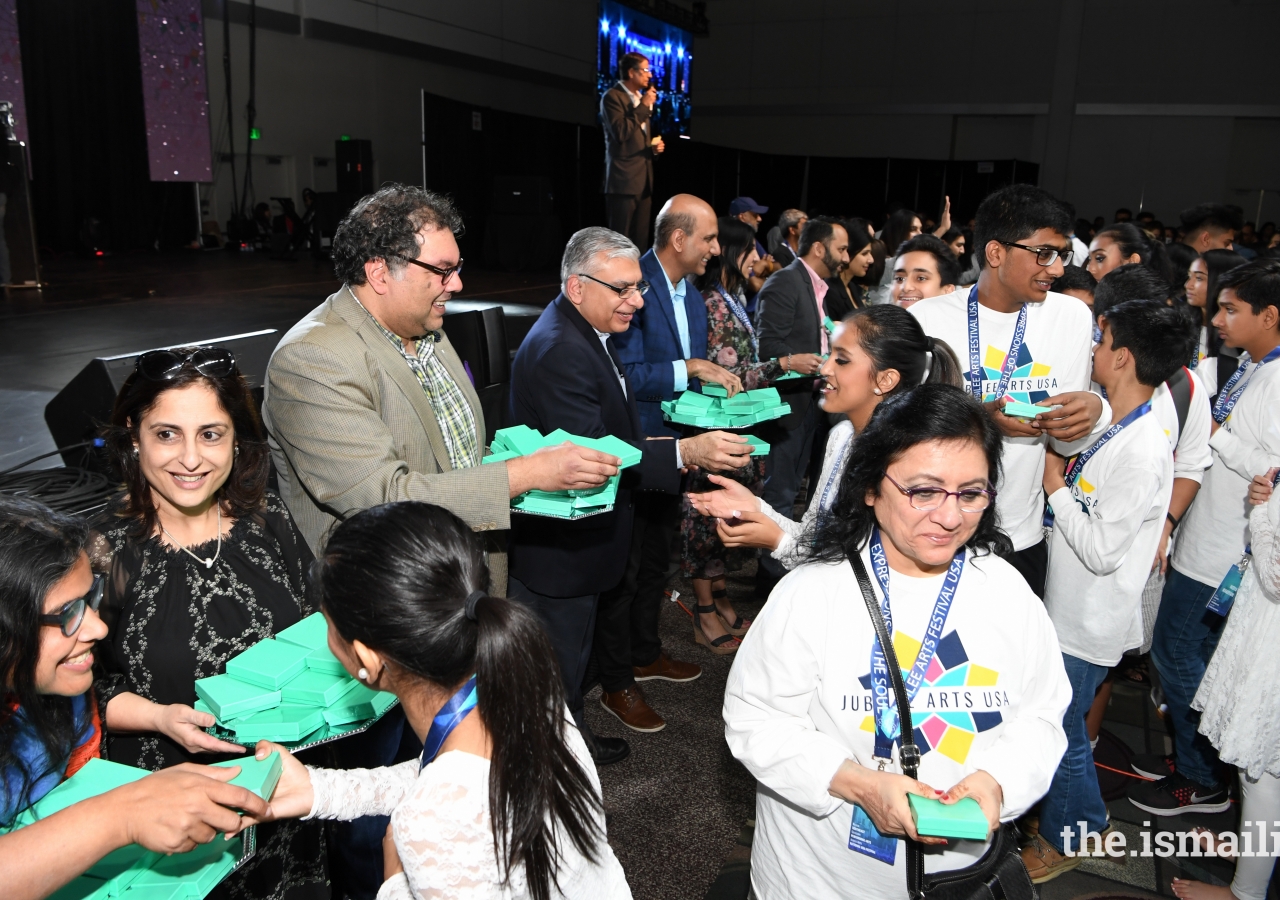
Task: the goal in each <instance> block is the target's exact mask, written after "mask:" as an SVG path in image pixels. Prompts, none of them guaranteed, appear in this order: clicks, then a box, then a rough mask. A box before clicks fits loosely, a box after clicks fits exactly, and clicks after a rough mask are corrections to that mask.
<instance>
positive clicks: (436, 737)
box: [418, 675, 476, 771]
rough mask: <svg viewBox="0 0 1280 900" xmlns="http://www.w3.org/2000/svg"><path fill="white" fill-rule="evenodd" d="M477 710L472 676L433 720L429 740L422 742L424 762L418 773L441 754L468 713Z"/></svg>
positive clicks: (428, 734) (428, 733) (474, 680)
mask: <svg viewBox="0 0 1280 900" xmlns="http://www.w3.org/2000/svg"><path fill="white" fill-rule="evenodd" d="M475 708H476V676H474V675H472V676H471V677H470V678H468V679H467V683H466V684H464V685H463V686H462V687H460V688H458V691H457V693H455V694H454V695H453V696H452V697H450V698H449V702H448V703H446V704H445V705H444V706H442V707H441V708H440V712H438V713H436V715H435V718H433V719H432V720H431V728H430V729H428V731H427V739H426V740H425V741H423V742H422V760H421V764H420V765H419V766H418V771H422V770H423V769H425V768H426V767H427V764H428V763H431V762H434V761H435V758H436V757H437V756H438V755H439V754H440V748H441V747H443V746H444V742H445V740H446V739H447V738H448V737H449V735H451V734H453V729H455V728H457V727H458V726H459V725H461V724H462V720H463V719H465V718H466V717H467V713H469V712H471V710H473V709H475Z"/></svg>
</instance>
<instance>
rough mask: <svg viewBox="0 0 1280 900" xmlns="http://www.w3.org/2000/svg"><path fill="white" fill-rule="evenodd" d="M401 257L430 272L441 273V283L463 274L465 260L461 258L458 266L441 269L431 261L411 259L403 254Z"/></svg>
mask: <svg viewBox="0 0 1280 900" xmlns="http://www.w3.org/2000/svg"><path fill="white" fill-rule="evenodd" d="M400 258H401V259H403V260H404V261H405V262H407V263H413V264H414V265H415V266H421V267H422V268H424V269H426V270H427V271H428V272H434V273H435V274H437V275H439V276H440V282H441V284H447V283H448V281H449V279H450V278H452V277H453V276H454V275H458V276H461V275H462V264H463V262H465V260H463V259H459V260H458V264H457V265H456V266H445V267H444V268H443V269H441V268H438V267H437V266H433V265H431V263H424V262H423V261H422V260H420V259H410V258H409V257H407V256H402V257H400Z"/></svg>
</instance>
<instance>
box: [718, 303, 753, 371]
mask: <svg viewBox="0 0 1280 900" xmlns="http://www.w3.org/2000/svg"><path fill="white" fill-rule="evenodd" d="M716 292H717V293H719V294H720V296H721V297H723V298H724V302H725V305H726V306H728V307H729V312H731V313H733V317H734V318H735V319H737V320H738V321H739V322H741V323H742V326H743V327H744V328H746V329H747V336H748V337H750V338H751V360H750V362H755V361H756V359H757V358H758V357H759V356H760V345H759V343H757V340H756V330H755V329H754V328H752V327H751V317H750V316H749V315H747V311H746V309H744V308H743V307H742V305H741V304H740V303H738V301H737V300H736V299H734V298H733V297H731V296H729V292H728V291H726V290H725V289H724V288H722V287H718V288H716Z"/></svg>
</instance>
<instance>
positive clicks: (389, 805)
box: [307, 727, 631, 900]
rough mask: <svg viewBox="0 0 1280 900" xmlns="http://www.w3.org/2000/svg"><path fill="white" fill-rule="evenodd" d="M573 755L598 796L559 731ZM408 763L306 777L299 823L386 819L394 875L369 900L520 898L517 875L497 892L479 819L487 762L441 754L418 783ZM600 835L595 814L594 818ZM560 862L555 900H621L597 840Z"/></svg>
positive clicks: (582, 750)
mask: <svg viewBox="0 0 1280 900" xmlns="http://www.w3.org/2000/svg"><path fill="white" fill-rule="evenodd" d="M566 737H567V739H568V741H569V744H570V746H571V747H572V749H573V751H574V754H575V755H576V756H577V757H578V760H579V762H580V763H582V765H583V766H584V768H585V769H586V771H587V773H588V775H589V776H590V778H591V782H592V784H593V786H594V787H595V790H596V794H597V796H598V795H599V793H600V780H599V778H598V777H597V775H596V770H595V766H594V765H593V764H592V762H591V758H590V756H588V754H587V749H586V746H585V745H583V743H582V738H581V736H580V735H579V734H578V731H577V729H576V728H572V727H570V728H568V729H566ZM418 765H419V763H418V760H416V759H412V760H409V761H408V762H404V763H401V764H400V765H398V766H391V767H386V768H381V769H349V770H337V769H313V768H311V767H308V769H307V771H308V772H309V773H310V774H311V787H312V790H313V791H314V792H315V801H314V804H313V806H312V808H311V812H310V814H309V815H308V816H307V818H321V819H342V820H348V819H356V818H359V817H360V816H370V815H384V816H385V815H388V814H390V816H391V826H392V832H393V835H394V837H395V842H396V850H397V851H398V852H399V854H400V862H401V863H402V864H403V865H404V873H403V874H401V875H396V876H394V877H392V878H388V879H387V880H386V881H385V882H384V883H383V885H382V888H381V889H380V890H379V891H378V900H410V898H421V900H523V898H527V897H529V896H530V893H529V891H528V888H527V885H526V884H525V879H524V872H523V871H515V872H513V873H512V875H511V882H510V884H508V885H506V886H504V885H503V884H502V875H501V870H500V869H499V867H498V864H497V861H496V859H495V858H494V850H493V827H492V823H491V821H490V818H489V760H487V759H483V758H482V757H479V756H474V755H472V754H470V753H463V752H461V751H452V752H449V753H443V754H441V755H440V756H439V757H437V758H436V760H435V762H433V763H431V765H429V766H427V767H426V768H425V769H423V770H422V771H421V773H419V771H418ZM596 824H597V825H598V827H599V829H600V834H601V835H602V836H603V835H604V833H605V823H604V813H603V812H600V813H599V814H598V815H597V816H596ZM559 850H560V853H561V860H560V874H559V888H560V889H559V892H557V893H553V894H552V896H554V897H560V898H564V900H630V898H631V889H630V888H629V887H628V886H627V881H626V876H625V875H624V874H623V872H622V866H621V865H620V864H619V863H618V860H617V857H615V856H614V855H613V850H612V849H610V847H609V845H608V843H607V842H605V841H604V840H603V838H602V839H601V841H600V843H599V845H598V846H597V848H596V855H597V860H596V861H595V862H591V861H590V860H588V859H587V858H586V857H584V856H583V855H582V854H581V853H579V852H578V850H577V848H576V847H575V846H574V845H573V843H572V842H571V841H567V840H566V841H565V842H564V843H563V844H562V845H561V846H560V847H559Z"/></svg>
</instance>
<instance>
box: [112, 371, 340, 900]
mask: <svg viewBox="0 0 1280 900" xmlns="http://www.w3.org/2000/svg"><path fill="white" fill-rule="evenodd" d="M107 437H108V448H109V452H110V454H111V457H112V462H113V463H114V465H115V466H116V468H117V471H118V472H119V473H120V475H121V476H122V477H123V480H124V487H125V492H124V494H123V495H122V496H121V498H120V499H119V500H118V501H117V502H116V503H115V504H114V505H113V507H112V508H111V509H109V510H108V511H107V512H105V513H103V514H102V515H100V516H99V517H98V518H97V519H96V520H95V521H94V523H93V535H92V538H91V544H90V557H91V560H92V563H93V565H94V568H95V569H96V570H97V571H99V572H102V573H104V574H105V575H106V576H107V585H106V594H105V597H104V600H103V604H102V617H103V619H104V620H105V621H106V623H107V625H108V626H109V628H110V634H109V636H108V638H107V640H106V641H104V642H103V643H102V645H101V649H100V652H99V664H98V673H97V679H96V681H95V689H96V690H97V696H98V701H99V703H100V704H101V706H102V709H103V713H104V716H103V717H104V720H105V726H106V732H107V742H106V750H107V754H108V756H109V758H110V759H112V760H113V761H114V762H119V763H124V764H125V765H131V766H139V767H142V768H147V769H153V770H154V769H162V768H167V767H168V766H172V765H176V764H178V763H182V762H188V761H194V760H196V759H197V758H198V759H199V760H200V761H201V762H212V761H215V759H217V758H218V757H219V755H220V756H221V758H229V757H233V756H240V755H244V754H246V753H247V752H252V749H251V748H250V749H248V750H246V749H244V748H241V747H239V746H237V745H235V744H230V743H227V742H224V741H220V740H217V739H215V738H214V737H212V736H211V735H209V734H207V733H206V732H205V731H204V728H206V727H208V726H209V725H212V724H213V717H212V716H210V715H208V714H207V713H201V712H197V711H196V710H195V709H193V708H192V706H191V703H192V702H193V701H194V699H195V681H196V679H199V678H207V677H210V676H213V675H218V674H221V673H223V672H224V671H225V670H226V664H227V660H229V659H230V658H232V657H233V656H236V655H237V654H239V653H241V652H243V651H244V650H246V649H248V648H249V647H251V646H253V645H254V644H256V643H258V642H259V641H262V640H264V639H266V638H269V637H271V636H272V635H274V634H276V633H277V632H279V631H281V630H282V629H284V628H287V627H288V626H290V625H292V624H294V623H295V622H297V621H299V620H300V619H302V618H303V617H304V616H306V615H308V614H310V613H311V612H312V611H313V608H314V604H313V603H312V602H311V600H309V599H308V596H307V577H306V575H307V568H308V566H309V565H310V564H311V560H312V555H311V552H310V550H309V549H308V547H307V544H306V541H305V540H304V539H303V538H302V535H301V534H300V533H299V532H298V530H297V528H296V527H295V525H294V523H293V520H292V519H291V518H290V516H289V512H288V510H287V509H286V508H285V506H284V504H283V503H282V502H281V501H280V499H279V498H278V497H276V496H275V495H274V494H270V493H268V492H267V491H266V479H267V467H268V460H269V457H268V450H267V445H266V442H265V441H264V440H263V437H262V427H261V424H260V423H259V420H258V417H257V413H256V410H255V408H254V405H253V402H252V398H251V396H250V394H249V388H248V385H247V384H246V382H245V380H244V377H243V376H242V375H241V374H240V372H239V371H238V370H237V369H236V367H235V360H234V358H233V357H232V355H231V353H230V352H229V351H227V350H221V349H216V348H214V349H201V350H177V351H168V350H161V351H153V352H151V353H146V354H143V355H142V356H141V357H139V360H138V365H137V368H136V370H135V372H134V374H132V375H131V376H130V377H129V379H128V380H127V381H126V382H125V384H124V386H123V387H122V388H121V390H120V394H119V396H118V397H117V398H116V405H115V410H114V411H113V413H112V423H111V427H110V429H109V430H108V433H107ZM197 754H199V756H198V757H197ZM210 754H213V756H212V757H211V756H210ZM323 855H324V847H323V840H322V838H321V832H320V828H319V826H318V825H316V824H315V823H305V822H304V823H297V822H294V823H280V824H273V825H269V826H263V827H262V829H261V830H260V831H259V834H258V852H257V856H256V858H255V859H253V860H252V861H251V862H249V863H247V864H246V865H245V866H244V867H243V868H242V869H241V870H240V871H238V872H237V873H236V874H235V875H233V876H231V878H229V879H228V880H227V881H226V882H224V884H223V886H222V887H221V888H220V890H224V889H225V890H226V891H227V892H228V895H229V896H236V897H247V898H254V900H265V898H282V897H283V896H284V894H285V893H286V892H287V891H289V890H290V888H293V887H297V886H299V885H304V884H312V885H313V886H314V887H316V888H322V887H323V886H324V879H325V875H324V865H323Z"/></svg>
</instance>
